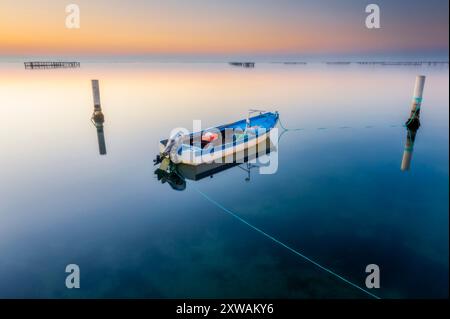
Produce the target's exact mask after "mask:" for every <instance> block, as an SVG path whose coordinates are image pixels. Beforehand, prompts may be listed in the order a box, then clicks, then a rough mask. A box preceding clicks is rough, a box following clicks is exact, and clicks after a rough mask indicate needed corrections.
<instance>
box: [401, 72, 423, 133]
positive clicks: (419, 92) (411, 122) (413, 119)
mask: <svg viewBox="0 0 450 319" xmlns="http://www.w3.org/2000/svg"><path fill="white" fill-rule="evenodd" d="M424 86H425V75H418V76H417V77H416V85H415V87H414V96H413V101H412V106H411V114H410V115H409V119H408V121H407V122H406V123H405V125H406V127H407V128H409V129H413V130H414V129H415V130H417V129H418V128H419V126H420V106H421V105H422V98H423V88H424Z"/></svg>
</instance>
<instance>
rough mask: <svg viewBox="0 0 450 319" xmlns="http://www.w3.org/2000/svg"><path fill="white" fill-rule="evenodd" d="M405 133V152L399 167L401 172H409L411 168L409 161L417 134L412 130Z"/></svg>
mask: <svg viewBox="0 0 450 319" xmlns="http://www.w3.org/2000/svg"><path fill="white" fill-rule="evenodd" d="M406 131H407V133H406V143H405V150H404V151H403V158H402V164H401V166H400V169H401V170H402V171H409V169H410V168H411V159H412V154H413V151H414V142H415V140H416V134H417V130H414V129H407V130H406Z"/></svg>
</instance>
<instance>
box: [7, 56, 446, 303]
mask: <svg viewBox="0 0 450 319" xmlns="http://www.w3.org/2000/svg"><path fill="white" fill-rule="evenodd" d="M0 70H1V71H0V147H1V156H0V180H1V181H2V182H1V183H0V194H1V195H0V252H1V254H0V297H25V298H31V297H32V298H36V297H37V298H48V297H62V298H78V297H143V298H160V297H163V298H164V297H206V298H208V297H224V298H228V297H288V298H368V296H367V295H365V294H364V293H363V292H361V291H359V290H357V289H355V288H354V287H351V286H349V285H348V284H346V283H345V282H343V281H341V280H339V279H337V278H336V277H334V276H331V275H330V274H327V273H326V272H324V271H323V270H321V269H319V268H318V267H316V266H314V265H312V264H311V263H308V262H307V261H305V260H304V259H301V258H299V257H298V256H296V255H294V254H292V253H291V252H289V251H288V250H286V249H285V248H283V247H281V246H279V245H277V244H276V243H274V242H273V241H270V240H268V239H267V238H266V237H264V236H262V235H261V234H259V233H257V232H255V231H254V230H252V229H251V228H249V227H248V226H246V225H245V224H243V223H241V222H239V221H238V220H237V219H235V218H233V217H232V216H230V215H228V214H226V213H224V212H223V211H222V210H220V209H219V208H218V207H216V206H214V205H212V204H211V203H210V202H208V201H206V200H205V198H203V197H202V196H200V195H199V193H198V192H197V191H196V190H195V189H196V188H197V189H199V190H201V191H202V192H204V193H206V194H208V196H210V197H211V198H213V199H214V200H216V201H217V202H219V203H220V204H222V205H224V206H225V207H226V208H227V209H230V210H232V211H233V212H235V213H236V214H238V215H239V216H241V217H242V218H245V219H246V220H247V221H248V222H250V223H252V224H253V225H255V226H257V227H259V228H260V229H262V230H264V231H265V232H267V233H269V234H271V235H272V236H274V237H276V238H278V239H279V240H281V241H282V242H283V243H286V244H287V245H289V246H291V247H293V248H295V249H297V250H298V251H299V252H301V253H303V254H305V255H306V256H308V257H310V258H312V259H314V260H315V261H318V262H320V263H321V264H322V265H324V266H326V267H328V268H330V269H332V270H334V271H336V272H337V273H338V274H340V275H342V276H344V277H346V278H348V279H349V280H351V281H353V282H355V283H357V284H358V285H361V286H364V281H365V276H366V273H365V267H366V265H368V264H372V263H374V264H377V265H379V266H380V269H381V288H380V289H378V290H377V291H376V293H377V294H378V295H379V296H380V297H382V298H417V297H425V298H428V297H447V296H448V260H449V254H448V252H449V250H448V239H449V238H448V210H449V197H448V192H449V170H448V169H449V158H448V154H449V149H448V147H449V140H448V136H449V123H448V116H449V108H448V104H449V91H448V85H449V70H448V67H447V66H445V67H426V66H424V67H406V66H405V67H394V66H391V67H380V66H378V67H365V66H357V65H350V66H327V65H323V64H310V65H306V66H304V65H282V64H257V65H256V67H255V68H254V69H243V68H238V67H232V66H229V65H227V64H225V63H223V64H219V63H217V64H203V63H193V64H181V63H180V64H176V63H172V64H169V63H159V64H158V63H124V64H119V63H110V64H107V63H99V64H94V63H84V64H82V67H81V68H80V69H73V70H70V69H67V70H33V71H30V70H24V69H23V65H22V64H20V63H2V64H0ZM417 74H425V75H427V82H426V88H425V94H424V103H423V106H422V115H421V117H422V127H421V128H420V129H419V131H418V132H417V136H416V140H415V145H414V153H413V156H412V161H411V168H410V170H409V171H406V172H403V171H401V170H400V164H401V161H402V156H403V151H404V147H405V143H406V139H407V131H406V129H405V128H404V127H402V124H403V123H404V122H405V120H406V118H407V116H408V115H409V109H410V100H411V97H412V91H413V86H414V81H415V76H416V75H417ZM94 78H95V79H99V80H100V90H101V101H102V108H103V112H104V114H105V124H104V134H105V140H106V148H107V154H106V155H104V156H101V155H99V149H98V144H97V135H96V129H95V127H94V126H93V125H92V123H91V122H90V117H91V114H92V111H93V102H92V93H91V87H90V85H91V83H90V80H91V79H94ZM249 108H263V109H268V110H278V111H279V112H280V117H281V120H282V122H283V124H284V125H285V126H286V127H291V128H303V129H304V130H302V131H291V132H287V133H286V134H284V135H283V137H282V138H281V140H280V143H279V146H278V158H279V167H278V171H277V172H276V174H272V175H260V174H258V170H257V169H256V170H252V171H251V178H250V181H246V180H245V178H246V177H247V173H246V172H245V171H243V170H241V169H239V168H238V167H234V168H231V169H228V170H226V171H223V172H221V173H218V174H215V175H214V178H206V179H202V180H200V181H197V182H193V181H190V182H188V183H187V187H186V190H184V191H181V192H177V191H174V190H172V189H171V188H170V187H169V185H168V184H161V183H160V182H159V181H158V180H157V178H156V175H155V174H154V170H155V167H154V166H153V162H152V160H153V158H154V157H155V155H156V153H157V152H158V141H159V140H160V139H162V138H166V137H167V135H168V134H169V132H170V130H171V129H173V128H174V127H186V128H191V127H192V120H195V119H200V120H202V124H203V125H204V126H205V127H209V126H215V125H218V124H222V123H228V122H232V121H235V120H238V119H240V118H244V117H245V116H246V115H247V110H248V109H249ZM70 263H75V264H78V265H79V266H80V268H81V289H78V290H75V289H73V290H68V289H66V288H65V284H64V281H65V277H66V273H65V272H64V270H65V266H66V265H67V264H70Z"/></svg>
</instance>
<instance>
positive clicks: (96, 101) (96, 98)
mask: <svg viewBox="0 0 450 319" xmlns="http://www.w3.org/2000/svg"><path fill="white" fill-rule="evenodd" d="M92 95H93V96H94V109H95V110H98V111H101V109H102V108H101V106H100V89H99V86H98V80H92Z"/></svg>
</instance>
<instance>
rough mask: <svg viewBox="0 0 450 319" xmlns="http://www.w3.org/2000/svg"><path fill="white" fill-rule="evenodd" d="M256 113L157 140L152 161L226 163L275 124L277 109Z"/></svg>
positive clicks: (267, 135)
mask: <svg viewBox="0 0 450 319" xmlns="http://www.w3.org/2000/svg"><path fill="white" fill-rule="evenodd" d="M251 112H255V111H254V110H252V111H251ZM258 112H260V114H258V115H256V116H253V117H250V116H249V117H248V118H246V119H243V120H239V121H236V122H233V123H230V124H225V125H221V126H219V127H216V128H209V129H206V130H203V131H201V132H194V133H190V134H186V135H183V134H176V135H175V136H173V137H171V138H170V139H165V140H161V141H160V144H159V147H160V153H161V154H160V156H158V157H157V160H156V161H155V163H157V162H161V160H162V159H163V158H167V157H170V159H171V160H172V161H174V162H176V163H177V164H179V163H182V164H187V165H194V166H196V165H200V164H205V163H212V162H216V163H217V162H222V163H225V162H229V160H227V159H229V157H230V156H235V154H236V153H239V152H242V151H244V150H245V149H248V148H251V147H254V146H256V145H257V144H259V143H261V142H262V141H265V140H266V139H267V138H268V137H269V136H270V131H271V130H272V129H273V128H274V127H275V126H276V124H277V122H278V118H279V115H278V112H264V111H258ZM230 133H231V135H230Z"/></svg>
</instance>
